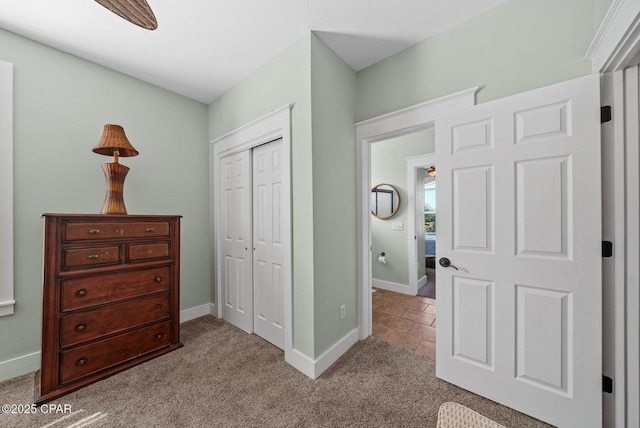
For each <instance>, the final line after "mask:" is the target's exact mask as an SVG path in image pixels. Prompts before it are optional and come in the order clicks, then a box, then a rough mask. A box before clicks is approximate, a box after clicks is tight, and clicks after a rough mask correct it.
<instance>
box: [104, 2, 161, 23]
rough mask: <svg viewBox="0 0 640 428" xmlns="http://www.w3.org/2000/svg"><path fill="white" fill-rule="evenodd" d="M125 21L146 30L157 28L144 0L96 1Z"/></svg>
mask: <svg viewBox="0 0 640 428" xmlns="http://www.w3.org/2000/svg"><path fill="white" fill-rule="evenodd" d="M96 1H97V2H98V3H100V4H101V5H102V6H104V7H106V8H107V9H109V10H110V11H111V12H113V13H115V14H116V15H119V16H121V17H122V18H124V19H126V20H127V21H129V22H131V23H133V24H136V25H138V26H140V27H142V28H146V29H147V30H155V29H156V28H158V21H156V16H155V15H154V14H153V11H152V10H151V7H150V6H149V4H148V3H147V2H146V0H96Z"/></svg>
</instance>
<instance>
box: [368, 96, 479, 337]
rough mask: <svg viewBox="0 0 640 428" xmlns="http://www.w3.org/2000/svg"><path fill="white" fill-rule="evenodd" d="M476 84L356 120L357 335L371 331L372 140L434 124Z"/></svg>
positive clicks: (467, 101) (462, 103) (464, 102)
mask: <svg viewBox="0 0 640 428" xmlns="http://www.w3.org/2000/svg"><path fill="white" fill-rule="evenodd" d="M478 89H479V87H474V88H470V89H467V90H464V91H461V92H457V93H455V94H451V95H447V96H444V97H441V98H436V99H434V100H431V101H427V102H425V103H421V104H417V105H415V106H412V107H408V108H405V109H401V110H397V111H395V112H391V113H387V114H384V115H382V116H378V117H374V118H372V119H368V120H364V121H362V122H358V123H356V151H357V153H356V157H357V159H358V163H357V170H356V176H357V180H358V183H357V188H358V193H359V195H358V199H357V212H358V227H357V241H358V285H359V287H358V289H359V295H360V297H359V299H358V303H359V304H358V320H359V327H360V339H365V338H367V337H368V336H370V335H371V331H372V325H371V213H370V209H369V198H370V196H369V193H370V191H371V146H370V145H371V143H375V142H376V141H380V140H385V139H388V138H392V137H397V136H399V135H404V134H408V133H410V132H413V131H417V130H420V129H424V128H428V127H430V126H434V123H435V118H436V116H437V115H438V114H440V113H442V112H443V111H449V110H453V109H457V108H461V107H466V106H472V105H474V104H475V98H476V92H478Z"/></svg>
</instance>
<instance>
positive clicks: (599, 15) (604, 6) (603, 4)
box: [594, 0, 613, 28]
mask: <svg viewBox="0 0 640 428" xmlns="http://www.w3.org/2000/svg"><path fill="white" fill-rule="evenodd" d="M594 1H595V8H596V9H595V19H596V21H595V23H596V28H597V27H599V26H600V23H601V22H602V20H603V19H604V17H605V16H606V15H607V11H608V10H609V7H610V6H611V3H612V2H613V0H594Z"/></svg>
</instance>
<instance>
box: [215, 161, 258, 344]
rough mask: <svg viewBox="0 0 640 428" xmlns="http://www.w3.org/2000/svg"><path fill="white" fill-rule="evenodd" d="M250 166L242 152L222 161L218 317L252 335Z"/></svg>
mask: <svg viewBox="0 0 640 428" xmlns="http://www.w3.org/2000/svg"><path fill="white" fill-rule="evenodd" d="M250 167H251V164H250V153H249V151H248V150H247V151H244V152H241V153H238V154H235V155H231V156H228V157H226V158H224V159H222V171H221V174H220V175H221V179H222V180H221V183H220V185H221V186H222V189H221V190H222V192H221V193H222V195H223V196H222V198H221V203H222V205H223V206H222V209H221V210H220V212H221V213H222V219H221V229H222V235H223V242H222V246H221V247H222V248H221V250H222V252H223V258H224V263H223V265H222V281H223V284H222V287H221V288H222V294H223V295H222V296H221V301H222V302H224V304H223V306H222V317H223V318H224V319H225V320H227V321H229V322H230V323H231V324H233V325H235V326H236V327H238V328H241V329H242V330H244V331H246V332H248V333H252V332H253V290H252V287H251V278H252V266H251V169H250Z"/></svg>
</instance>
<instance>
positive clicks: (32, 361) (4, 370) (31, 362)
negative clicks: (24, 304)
mask: <svg viewBox="0 0 640 428" xmlns="http://www.w3.org/2000/svg"><path fill="white" fill-rule="evenodd" d="M205 315H213V316H215V317H217V316H218V309H217V308H216V305H215V304H213V303H205V304H204V305H200V306H195V307H193V308H188V309H184V310H182V311H180V323H183V322H187V321H191V320H194V319H196V318H200V317H203V316H205ZM39 369H40V351H38V352H33V353H31V354H27V355H22V356H20V357H16V358H13V359H11V360H6V361H0V382H2V381H4V380H8V379H12V378H14V377H18V376H22V375H24V374H27V373H30V372H34V371H36V370H39Z"/></svg>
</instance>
